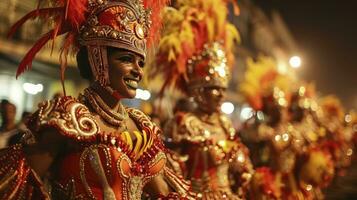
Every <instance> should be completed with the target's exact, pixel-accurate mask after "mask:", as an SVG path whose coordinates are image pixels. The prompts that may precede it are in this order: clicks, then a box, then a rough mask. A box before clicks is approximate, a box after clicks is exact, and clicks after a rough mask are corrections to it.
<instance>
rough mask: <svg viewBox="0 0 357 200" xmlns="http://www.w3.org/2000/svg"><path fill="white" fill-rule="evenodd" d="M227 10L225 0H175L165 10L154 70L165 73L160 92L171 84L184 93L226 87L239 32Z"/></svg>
mask: <svg viewBox="0 0 357 200" xmlns="http://www.w3.org/2000/svg"><path fill="white" fill-rule="evenodd" d="M236 8H237V7H236ZM227 13H228V10H227V3H226V1H224V0H197V1H189V0H178V1H176V4H175V5H174V7H171V8H168V9H167V10H166V12H165V15H164V21H165V29H164V31H163V36H162V39H161V41H160V44H159V50H158V53H157V57H156V60H155V64H154V67H155V69H154V70H155V71H154V73H153V74H154V75H156V73H164V76H165V82H164V84H163V87H162V91H163V90H164V89H165V88H166V87H167V86H170V85H174V86H175V87H177V88H178V89H180V90H181V91H183V92H185V93H188V91H190V90H191V89H193V88H199V87H208V86H219V87H224V88H226V87H227V86H228V81H229V77H230V67H231V66H232V64H233V60H234V55H233V52H232V47H233V45H234V42H236V41H238V40H239V34H238V31H237V30H236V28H235V27H234V26H233V25H232V24H230V23H229V22H228V21H227Z"/></svg>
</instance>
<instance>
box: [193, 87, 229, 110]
mask: <svg viewBox="0 0 357 200" xmlns="http://www.w3.org/2000/svg"><path fill="white" fill-rule="evenodd" d="M225 94H226V89H225V88H222V87H204V88H200V89H199V91H198V93H197V96H196V98H195V99H196V102H197V104H198V107H199V108H200V109H201V110H203V111H204V112H206V113H209V114H211V113H214V112H220V110H221V105H222V102H223V100H224V97H225Z"/></svg>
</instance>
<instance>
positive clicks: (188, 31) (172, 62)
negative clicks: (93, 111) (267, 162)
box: [155, 0, 252, 200]
mask: <svg viewBox="0 0 357 200" xmlns="http://www.w3.org/2000/svg"><path fill="white" fill-rule="evenodd" d="M226 15H227V7H226V3H225V2H224V1H219V0H199V1H188V0H178V1H176V4H175V8H170V9H168V10H167V13H166V17H167V18H166V19H167V21H166V22H167V24H166V26H165V27H166V29H165V30H164V34H163V35H164V36H163V38H162V40H161V43H160V46H159V52H158V55H157V60H156V61H157V62H156V63H155V66H158V69H157V71H158V72H164V76H165V77H166V79H165V83H164V86H163V90H164V89H165V88H166V87H167V86H169V85H171V84H173V85H175V87H176V88H177V89H180V90H181V91H182V92H183V93H184V94H185V95H187V97H193V98H194V101H195V103H196V104H197V106H196V107H195V108H194V110H192V111H183V110H181V109H179V111H178V112H177V113H175V120H173V121H172V122H173V123H174V124H173V125H172V126H171V127H175V128H173V129H171V130H170V131H167V134H168V135H167V137H169V140H168V141H170V142H171V143H173V145H171V146H172V147H173V149H174V150H175V151H176V152H178V153H179V155H180V156H186V162H185V163H181V165H179V164H178V165H174V166H173V167H174V168H175V167H176V168H175V169H176V171H180V170H182V174H183V175H184V177H185V178H187V179H189V180H191V182H192V188H193V190H194V191H195V192H197V193H198V195H199V197H200V198H202V199H217V200H218V199H240V198H241V197H244V196H245V191H246V186H247V185H248V183H249V180H250V177H251V173H252V165H251V163H250V159H249V157H248V151H247V149H246V148H245V146H244V145H243V144H242V143H241V142H240V141H239V139H238V136H237V135H236V132H235V130H234V128H233V126H232V123H231V121H230V119H229V118H228V117H227V116H226V115H224V114H222V113H221V111H220V107H221V103H222V101H223V99H224V97H225V93H226V89H227V87H228V81H229V77H230V69H229V68H230V67H231V66H232V62H233V54H232V46H233V45H234V40H237V39H238V33H237V30H236V29H235V28H234V26H233V25H231V24H229V23H228V22H227V21H226ZM163 90H162V91H163ZM183 166H185V168H184V167H183ZM230 172H231V173H230ZM230 175H232V177H231V176H230ZM233 176H234V177H233ZM233 184H236V185H237V187H236V188H235V189H234V190H233V191H232V189H231V185H233Z"/></svg>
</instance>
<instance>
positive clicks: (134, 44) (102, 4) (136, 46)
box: [79, 0, 151, 56]
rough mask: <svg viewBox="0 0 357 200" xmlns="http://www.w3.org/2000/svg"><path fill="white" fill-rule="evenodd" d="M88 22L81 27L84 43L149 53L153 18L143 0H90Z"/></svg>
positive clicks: (143, 53) (81, 36) (82, 41)
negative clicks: (147, 46)
mask: <svg viewBox="0 0 357 200" xmlns="http://www.w3.org/2000/svg"><path fill="white" fill-rule="evenodd" d="M88 6H89V13H90V14H89V16H88V20H87V23H85V24H84V25H83V26H82V27H81V28H80V38H79V41H80V43H81V44H82V45H86V46H87V45H98V44H99V45H103V46H112V47H116V48H124V49H128V50H130V51H133V52H136V53H139V54H141V55H144V56H145V54H146V38H147V36H148V34H149V30H150V25H151V20H150V14H151V11H150V10H149V9H145V8H144V6H143V2H142V0H121V1H114V0H90V1H89V4H88Z"/></svg>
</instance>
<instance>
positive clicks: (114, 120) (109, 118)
mask: <svg viewBox="0 0 357 200" xmlns="http://www.w3.org/2000/svg"><path fill="white" fill-rule="evenodd" d="M84 96H85V98H86V99H87V100H88V101H89V103H90V104H91V107H92V108H93V109H94V110H95V112H96V113H97V114H98V115H99V116H100V117H101V118H102V119H103V120H104V121H105V122H107V123H108V124H110V125H113V126H117V127H123V126H125V123H124V121H125V119H126V118H127V117H128V113H127V112H126V110H125V108H124V106H123V105H122V104H121V103H119V112H113V111H112V110H111V108H110V107H109V106H108V105H107V104H106V103H105V102H104V101H103V99H102V98H101V97H100V96H99V95H98V94H97V93H96V92H95V91H94V90H93V89H92V88H86V89H85V90H84Z"/></svg>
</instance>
